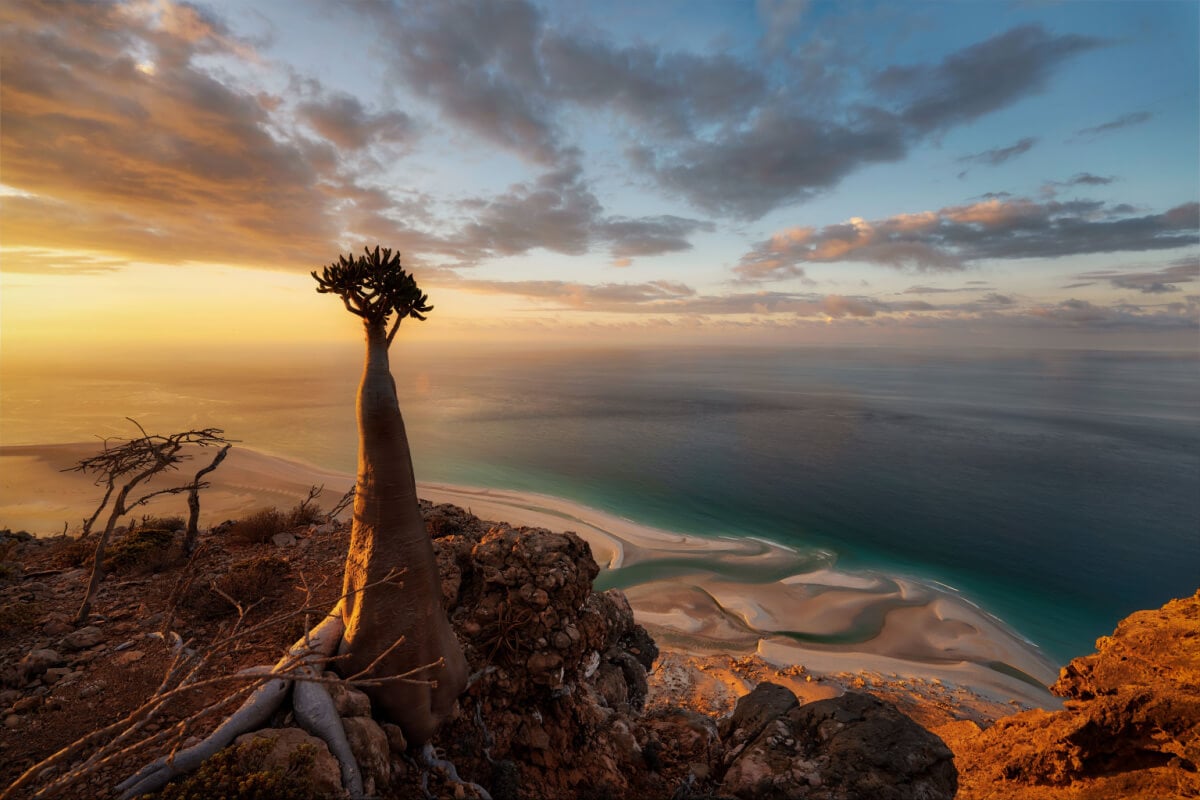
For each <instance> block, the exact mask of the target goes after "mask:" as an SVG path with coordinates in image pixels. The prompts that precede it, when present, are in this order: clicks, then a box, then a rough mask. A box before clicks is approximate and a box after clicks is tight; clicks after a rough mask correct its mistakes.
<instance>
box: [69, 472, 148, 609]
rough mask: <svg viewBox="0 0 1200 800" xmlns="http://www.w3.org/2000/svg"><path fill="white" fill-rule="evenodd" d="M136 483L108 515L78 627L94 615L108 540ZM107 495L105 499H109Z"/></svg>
mask: <svg viewBox="0 0 1200 800" xmlns="http://www.w3.org/2000/svg"><path fill="white" fill-rule="evenodd" d="M134 483H136V481H134V482H132V483H127V484H126V485H125V486H124V487H122V489H121V491H120V492H118V493H117V499H116V500H115V501H113V508H112V513H111V514H109V515H108V522H107V523H106V524H105V526H104V532H103V533H101V534H100V539H99V540H98V541H97V542H96V551H95V553H94V554H93V555H92V575H91V577H90V578H89V579H88V585H87V591H85V592H84V594H83V602H82V603H80V604H79V613H78V614H76V615H75V624H76V625H85V624H87V621H88V617H89V616H91V613H92V601H93V600H94V599H95V598H96V590H98V589H99V588H100V581H102V580H104V555H105V551H106V550H107V549H108V540H109V537H111V536H112V532H113V529H114V528H116V527H117V520H118V519H120V518H121V515H122V514H124V513H125V500H126V499H127V498H128V497H129V490H130V489H132V488H133V486H134ZM107 497H108V496H107V495H105V499H107Z"/></svg>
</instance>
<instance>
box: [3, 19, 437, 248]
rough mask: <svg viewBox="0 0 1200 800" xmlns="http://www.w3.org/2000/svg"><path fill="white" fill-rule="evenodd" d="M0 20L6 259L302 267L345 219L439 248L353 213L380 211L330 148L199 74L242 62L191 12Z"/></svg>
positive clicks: (381, 214)
mask: <svg viewBox="0 0 1200 800" xmlns="http://www.w3.org/2000/svg"><path fill="white" fill-rule="evenodd" d="M0 16H2V17H3V23H4V24H3V25H0V31H2V32H0V47H2V48H3V50H4V54H5V66H4V80H3V81H2V82H0V115H2V117H3V124H2V125H0V137H2V140H0V144H2V146H3V152H4V181H5V183H6V184H8V185H10V186H13V187H15V188H17V189H19V190H21V193H20V194H17V195H12V196H10V197H6V198H5V213H4V215H3V219H2V220H0V234H2V235H3V237H4V241H5V244H6V246H9V247H13V246H19V247H25V248H43V249H65V248H77V249H81V250H88V251H94V252H105V253H110V254H113V255H114V256H118V257H122V258H126V259H140V260H148V261H156V262H160V263H179V262H186V261H215V262H226V263H239V264H249V265H254V266H262V267H269V268H290V267H299V266H305V267H306V268H311V263H310V262H311V261H312V258H313V254H314V253H328V252H330V251H332V250H335V249H337V248H338V247H339V242H340V241H341V237H342V236H343V235H345V233H346V229H345V225H346V222H347V220H354V221H357V222H358V223H361V224H362V225H364V226H367V225H369V226H371V227H373V229H374V232H377V233H384V232H386V233H387V234H388V237H387V238H388V240H389V241H391V242H394V243H396V244H397V245H399V246H401V247H402V249H404V250H405V251H406V252H408V251H409V250H411V249H412V248H413V247H414V246H416V245H420V246H422V247H429V246H431V245H435V244H436V240H435V237H431V236H429V235H428V234H425V233H421V232H420V231H416V230H414V229H412V228H411V227H409V226H408V225H406V224H404V223H403V222H400V221H398V220H395V219H392V218H390V217H389V214H390V213H391V211H392V209H390V208H387V207H383V206H381V205H380V204H378V203H377V204H376V205H375V207H370V206H369V205H368V206H364V205H360V204H362V203H364V202H370V203H376V201H378V200H379V199H380V198H379V197H378V196H376V195H372V194H371V193H370V192H369V191H368V190H363V189H361V188H360V187H359V186H358V185H357V183H356V181H355V179H354V177H353V176H352V175H348V174H342V173H339V172H338V158H337V153H336V151H335V150H333V148H332V147H331V146H329V145H327V144H324V143H317V142H313V141H309V140H305V139H303V138H299V137H290V136H289V135H288V130H287V128H286V127H285V126H281V125H280V124H279V119H278V118H277V117H276V116H274V113H275V111H276V110H277V109H278V107H279V98H275V97H269V96H266V95H262V94H258V93H254V92H252V91H249V90H247V89H244V88H240V87H238V86H234V85H229V84H226V83H224V82H223V80H228V78H227V77H225V76H224V75H222V74H221V73H210V72H208V71H206V69H205V68H204V67H203V66H201V65H202V64H203V63H205V59H204V58H202V57H208V56H220V57H222V58H231V59H236V60H238V61H240V62H245V61H246V60H248V59H253V58H255V56H254V53H253V49H252V47H251V45H250V43H248V42H245V41H241V40H237V39H235V38H234V37H233V36H232V35H231V34H230V33H229V31H228V30H227V29H226V27H225V26H224V25H223V24H222V23H221V22H220V21H219V20H217V19H215V18H213V17H211V16H208V15H206V14H205V13H203V12H201V11H200V10H198V9H196V8H193V7H191V6H187V5H178V4H173V3H170V2H162V3H157V4H154V5H152V6H151V5H146V4H131V5H116V4H109V3H90V2H70V1H69V0H63V2H54V3H45V4H40V5H38V6H37V8H36V9H34V8H32V7H16V6H14V5H13V4H8V5H5V6H4V7H3V10H2V11H0ZM440 246H443V247H444V245H440ZM77 266H81V265H77ZM88 268H90V267H88Z"/></svg>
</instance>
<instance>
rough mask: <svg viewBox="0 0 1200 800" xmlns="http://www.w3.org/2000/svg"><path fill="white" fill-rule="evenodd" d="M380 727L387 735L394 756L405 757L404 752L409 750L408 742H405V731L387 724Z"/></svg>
mask: <svg viewBox="0 0 1200 800" xmlns="http://www.w3.org/2000/svg"><path fill="white" fill-rule="evenodd" d="M379 727H380V728H383V732H384V733H385V734H387V738H388V747H390V748H392V755H397V756H402V755H404V752H405V751H406V750H408V742H407V741H405V739H404V731H403V730H401V729H400V726H399V725H393V724H392V723H390V722H385V723H383V724H382V725H380V726H379Z"/></svg>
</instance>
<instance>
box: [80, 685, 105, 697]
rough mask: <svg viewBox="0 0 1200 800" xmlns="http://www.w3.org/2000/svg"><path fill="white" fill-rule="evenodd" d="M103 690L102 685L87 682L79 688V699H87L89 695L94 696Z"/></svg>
mask: <svg viewBox="0 0 1200 800" xmlns="http://www.w3.org/2000/svg"><path fill="white" fill-rule="evenodd" d="M103 691H104V687H103V686H101V685H100V684H98V683H93V684H89V685H88V686H84V687H83V688H82V689H80V690H79V699H81V700H87V699H88V698H89V697H95V696H96V695H98V694H100V693H101V692H103Z"/></svg>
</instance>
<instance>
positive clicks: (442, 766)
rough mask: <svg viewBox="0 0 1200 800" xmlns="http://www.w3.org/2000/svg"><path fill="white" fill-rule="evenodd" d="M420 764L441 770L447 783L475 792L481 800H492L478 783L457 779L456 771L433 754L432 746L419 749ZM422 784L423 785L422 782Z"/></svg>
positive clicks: (452, 765) (427, 745)
mask: <svg viewBox="0 0 1200 800" xmlns="http://www.w3.org/2000/svg"><path fill="white" fill-rule="evenodd" d="M421 762H422V763H423V764H424V765H425V766H427V767H429V768H430V769H438V770H441V771H442V773H443V774H445V776H446V780H447V781H448V782H449V783H452V784H454V785H455V786H463V787H466V788H468V789H471V790H472V791H474V792H476V793H477V794H478V795H479V797H480V798H481V799H482V800H492V796H491V795H490V794H488V790H487V789H484V788H483V787H482V786H480V785H479V784H478V783H474V782H472V781H464V780H463V779H462V778H460V777H458V769H457V768H456V767H455V766H454V764H453V763H451V762H449V761H447V760H446V759H444V758H438V757H437V753H435V752H434V749H433V745H432V744H426V745H425V746H424V747H422V748H421ZM422 783H424V781H423V780H422ZM422 788H423V787H422ZM426 793H428V792H426Z"/></svg>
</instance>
